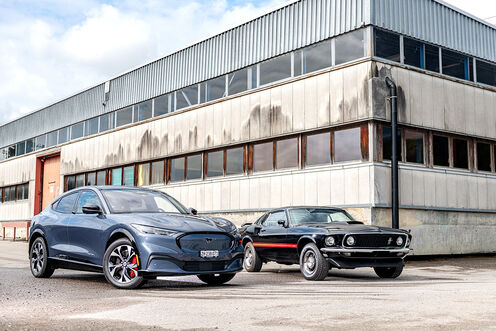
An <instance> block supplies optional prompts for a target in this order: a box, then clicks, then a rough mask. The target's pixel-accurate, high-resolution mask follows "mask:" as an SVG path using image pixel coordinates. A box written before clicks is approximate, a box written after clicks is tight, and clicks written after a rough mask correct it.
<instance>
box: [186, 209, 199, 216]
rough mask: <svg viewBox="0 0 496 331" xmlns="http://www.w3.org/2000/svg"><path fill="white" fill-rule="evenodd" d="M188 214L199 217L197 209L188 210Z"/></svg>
mask: <svg viewBox="0 0 496 331" xmlns="http://www.w3.org/2000/svg"><path fill="white" fill-rule="evenodd" d="M188 212H189V213H190V214H191V215H198V211H197V210H196V209H195V208H188Z"/></svg>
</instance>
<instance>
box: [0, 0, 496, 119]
mask: <svg viewBox="0 0 496 331" xmlns="http://www.w3.org/2000/svg"><path fill="white" fill-rule="evenodd" d="M285 2H287V1H285V0H269V1H262V0H212V1H206V0H141V1H135V0H105V1H98V0H78V1H70V0H0V40H1V41H2V47H0V77H1V78H2V79H0V124H1V123H5V122H7V121H9V120H12V119H15V118H17V117H19V116H21V115H22V114H25V113H28V112H31V111H33V110H36V109H39V108H42V107H44V106H47V105H49V104H50V103H53V102H55V101H57V100H60V99H62V98H64V97H67V96H69V95H71V94H74V93H76V92H78V91H80V90H82V89H84V88H87V87H90V86H93V85H95V84H97V83H100V82H102V81H104V80H106V79H108V78H110V77H112V76H115V75H117V74H119V73H122V72H124V71H127V70H129V69H131V68H133V67H136V66H139V65H141V64H144V63H146V62H148V61H150V60H153V59H155V58H158V57H160V56H163V55H165V54H167V53H170V52H172V51H174V50H177V49H180V48H183V47H185V46H187V45H189V44H191V43H194V42H196V41H199V40H200V39H203V38H205V37H208V36H211V35H213V34H215V33H219V32H222V31H224V30H225V29H227V28H230V27H233V26H235V25H237V24H239V23H242V22H244V21H246V20H248V19H250V18H253V17H255V16H257V15H259V14H261V13H263V12H265V11H267V10H269V9H271V8H274V7H275V6H277V5H279V4H282V3H285ZM446 2H448V3H451V4H453V5H455V6H457V7H459V8H461V9H463V10H465V11H467V12H469V13H471V14H473V15H475V16H478V17H480V18H483V19H485V18H488V17H492V16H496V1H494V0H471V1H467V0H448V1H446ZM489 21H490V22H492V23H496V17H493V18H492V19H490V20H489Z"/></svg>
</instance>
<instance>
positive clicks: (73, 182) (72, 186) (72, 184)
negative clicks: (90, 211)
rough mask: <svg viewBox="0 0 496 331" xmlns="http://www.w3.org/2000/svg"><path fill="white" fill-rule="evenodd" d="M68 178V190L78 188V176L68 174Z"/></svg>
mask: <svg viewBox="0 0 496 331" xmlns="http://www.w3.org/2000/svg"><path fill="white" fill-rule="evenodd" d="M66 178H67V191H70V190H72V189H75V188H76V177H75V176H68V177H66Z"/></svg>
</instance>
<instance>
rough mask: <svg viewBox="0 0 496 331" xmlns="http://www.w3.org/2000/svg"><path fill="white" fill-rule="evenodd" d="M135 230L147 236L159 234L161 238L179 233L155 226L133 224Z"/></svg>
mask: <svg viewBox="0 0 496 331" xmlns="http://www.w3.org/2000/svg"><path fill="white" fill-rule="evenodd" d="M131 225H132V227H133V228H135V229H136V230H138V231H139V232H141V233H146V234H158V235H161V236H169V237H171V236H173V235H175V234H176V233H177V231H173V230H167V229H162V228H156V227H154V226H148V225H142V224H131Z"/></svg>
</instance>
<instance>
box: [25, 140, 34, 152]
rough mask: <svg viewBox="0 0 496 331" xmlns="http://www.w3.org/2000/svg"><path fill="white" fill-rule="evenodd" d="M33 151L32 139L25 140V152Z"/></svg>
mask: <svg viewBox="0 0 496 331" xmlns="http://www.w3.org/2000/svg"><path fill="white" fill-rule="evenodd" d="M33 151H34V139H28V140H26V154H27V153H31V152H33Z"/></svg>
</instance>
